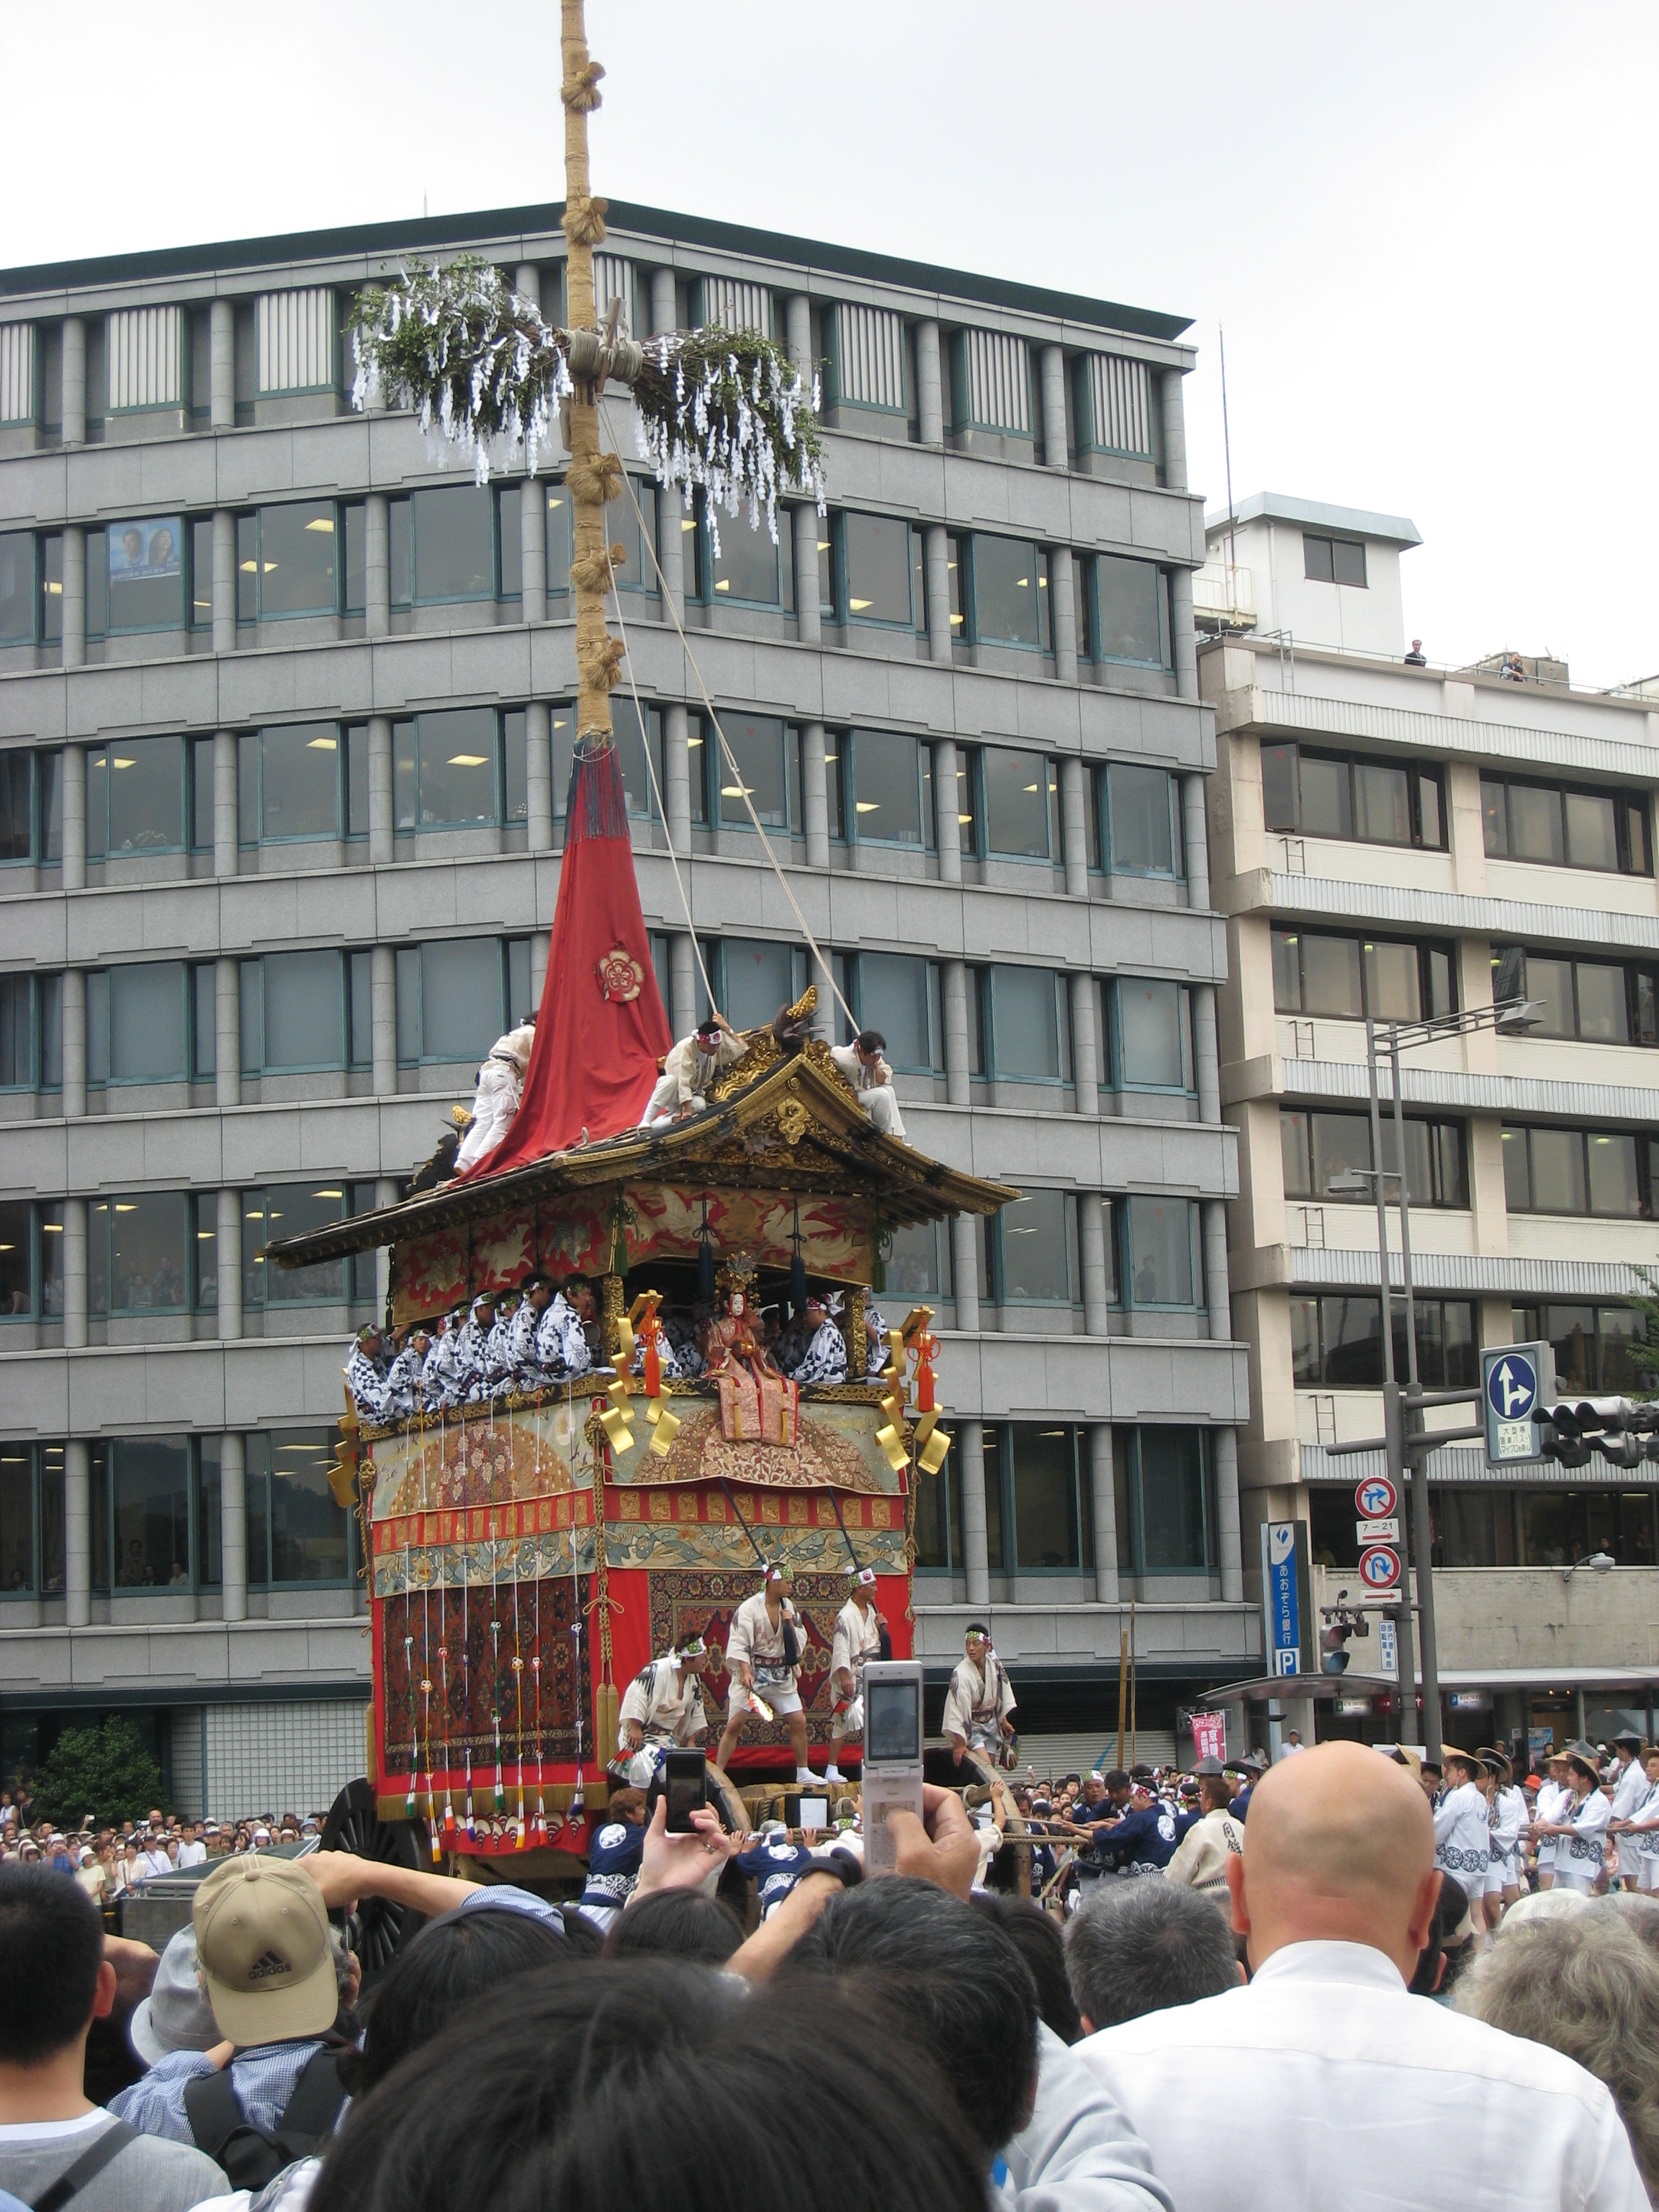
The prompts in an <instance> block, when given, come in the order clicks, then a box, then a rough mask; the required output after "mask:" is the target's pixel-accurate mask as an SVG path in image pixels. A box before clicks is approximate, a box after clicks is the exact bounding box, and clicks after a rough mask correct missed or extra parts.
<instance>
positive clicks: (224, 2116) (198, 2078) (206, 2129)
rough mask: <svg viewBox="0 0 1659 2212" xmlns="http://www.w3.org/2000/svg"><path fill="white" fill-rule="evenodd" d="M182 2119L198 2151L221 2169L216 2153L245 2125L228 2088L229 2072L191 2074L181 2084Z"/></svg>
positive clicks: (220, 2161)
mask: <svg viewBox="0 0 1659 2212" xmlns="http://www.w3.org/2000/svg"><path fill="white" fill-rule="evenodd" d="M185 2118H186V2119H187V2120H188V2121H189V2122H190V2132H191V2136H192V2137H193V2139H194V2141H195V2144H196V2148H197V2150H200V2151H205V2152H206V2153H207V2154H208V2156H209V2157H210V2159H212V2160H214V2161H215V2162H216V2164H217V2165H220V2166H222V2165H223V2164H224V2160H223V2158H222V2156H221V2155H220V2154H221V2153H222V2151H223V2149H224V2148H225V2145H226V2144H227V2143H228V2142H229V2141H230V2139H231V2137H232V2136H234V2134H235V2133H236V2132H237V2130H238V2129H240V2128H245V2127H246V2126H247V2125H248V2118H247V2115H246V2113H245V2112H243V2110H242V2107H241V2103H240V2100H239V2099H238V2097H237V2094H236V2092H235V2090H234V2088H233V2087H231V2081H230V2069H229V2068H228V2066H227V2067H226V2068H225V2069H224V2070H223V2071H222V2072H218V2071H216V2072H214V2073H211V2074H197V2075H191V2079H190V2080H189V2081H186V2082H185Z"/></svg>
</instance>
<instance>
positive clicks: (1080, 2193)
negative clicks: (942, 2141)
mask: <svg viewBox="0 0 1659 2212" xmlns="http://www.w3.org/2000/svg"><path fill="white" fill-rule="evenodd" d="M1002 2156H1003V2161H1004V2163H1005V2164H1006V2166H1007V2169H1008V2180H1007V2185H1006V2188H1004V2189H1002V2190H1001V2191H997V2192H996V2193H995V2195H994V2198H993V2201H994V2202H995V2201H997V2198H998V2197H1000V2202H1001V2203H1002V2204H1003V2205H1004V2206H1005V2207H1011V2208H1012V2212H1164V2208H1166V2207H1167V2206H1168V2204H1169V2202H1170V2192H1169V2191H1168V2190H1167V2189H1165V2188H1164V2185H1163V2183H1162V2182H1161V2181H1159V2180H1157V2179H1154V2177H1153V2174H1152V2166H1151V2163H1150V2161H1149V2160H1148V2158H1147V2156H1146V2144H1145V2143H1143V2142H1140V2141H1139V2138H1138V2137H1137V2136H1135V2135H1134V2133H1133V2130H1131V2128H1130V2125H1129V2123H1128V2121H1127V2120H1126V2119H1125V2118H1124V2117H1123V2115H1122V2113H1121V2112H1120V2111H1119V2110H1118V2108H1117V2106H1115V2104H1114V2103H1113V2102H1112V2100H1111V2099H1110V2098H1109V2096H1107V2095H1106V2093H1105V2092H1104V2091H1103V2089H1102V2088H1101V2086H1100V2084H1099V2082H1098V2081H1095V2080H1094V2079H1093V2078H1092V2077H1091V2075H1089V2074H1088V2073H1087V2072H1086V2071H1085V2069H1084V2067H1083V2066H1082V2064H1081V2063H1079V2057H1078V2053H1077V2051H1076V2050H1074V2049H1070V2050H1068V2049H1067V2047H1066V2045H1065V2044H1063V2043H1062V2042H1061V2041H1060V2038H1059V2037H1058V2036H1057V2035H1056V2034H1055V2033H1054V2030H1053V2029H1052V2028H1050V2027H1045V2026H1044V2025H1043V2023H1042V2021H1038V2022H1037V2093H1036V2104H1035V2105H1034V2106H1032V2108H1031V2117H1030V2119H1029V2120H1028V2121H1027V2122H1026V2124H1025V2125H1024V2128H1022V2129H1021V2130H1020V2132H1019V2133H1018V2135H1017V2136H1015V2137H1014V2138H1013V2140H1012V2142H1008V2143H1006V2144H1005V2145H1004V2147H1003V2152H1002Z"/></svg>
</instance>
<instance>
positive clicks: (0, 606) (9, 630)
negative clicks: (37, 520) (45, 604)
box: [0, 530, 39, 646]
mask: <svg viewBox="0 0 1659 2212" xmlns="http://www.w3.org/2000/svg"><path fill="white" fill-rule="evenodd" d="M35 575H36V568H35V556H34V532H33V531H32V530H7V531H0V646H3V645H33V643H34V642H35V640H36V636H37V635H38V631H39V611H38V608H37V605H36V600H35Z"/></svg>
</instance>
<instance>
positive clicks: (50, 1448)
mask: <svg viewBox="0 0 1659 2212" xmlns="http://www.w3.org/2000/svg"><path fill="white" fill-rule="evenodd" d="M63 1594H64V1447H63V1446H62V1444H52V1443H0V1598H8V1597H61V1596H62V1595H63Z"/></svg>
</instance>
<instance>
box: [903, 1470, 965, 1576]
mask: <svg viewBox="0 0 1659 2212" xmlns="http://www.w3.org/2000/svg"><path fill="white" fill-rule="evenodd" d="M915 1486H916V1487H915V1500H916V1522H915V1540H916V1572H917V1573H918V1574H924V1575H926V1574H958V1575H959V1574H961V1573H962V1572H963V1568H964V1566H965V1565H966V1560H965V1559H964V1557H963V1542H962V1452H961V1447H960V1445H958V1446H957V1449H956V1450H954V1451H953V1452H951V1455H950V1456H949V1457H948V1458H947V1459H946V1461H945V1464H944V1466H943V1467H942V1468H940V1469H939V1473H938V1474H927V1472H926V1471H925V1470H924V1469H923V1468H920V1467H919V1468H917V1469H916V1470H915Z"/></svg>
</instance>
